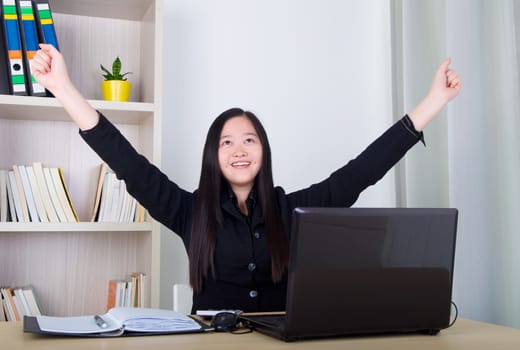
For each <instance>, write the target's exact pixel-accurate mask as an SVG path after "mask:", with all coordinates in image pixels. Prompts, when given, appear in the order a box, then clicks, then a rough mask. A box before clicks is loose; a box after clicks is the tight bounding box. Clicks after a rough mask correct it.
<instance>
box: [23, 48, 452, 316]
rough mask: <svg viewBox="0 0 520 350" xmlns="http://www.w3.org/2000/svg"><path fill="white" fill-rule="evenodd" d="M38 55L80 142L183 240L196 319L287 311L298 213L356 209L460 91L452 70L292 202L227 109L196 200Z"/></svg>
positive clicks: (247, 120) (51, 61)
mask: <svg viewBox="0 0 520 350" xmlns="http://www.w3.org/2000/svg"><path fill="white" fill-rule="evenodd" d="M40 46H41V49H40V50H39V51H38V53H37V54H36V57H35V58H34V61H33V74H34V77H35V78H36V80H37V81H38V82H39V83H40V84H42V85H43V86H45V88H47V89H48V90H50V91H51V92H52V93H53V94H54V96H56V98H57V99H58V100H59V101H60V102H61V103H62V104H63V106H64V108H65V110H66V111H67V112H68V113H69V115H70V116H71V118H72V119H73V120H74V121H75V122H76V124H77V125H78V126H79V128H80V135H81V136H82V137H83V139H84V140H85V141H86V142H87V143H88V144H89V145H90V146H91V147H92V149H94V151H95V152H96V153H97V154H98V155H99V156H100V157H101V158H102V159H103V160H104V161H105V162H106V163H107V164H108V165H109V166H110V167H111V168H112V169H113V170H114V171H115V173H116V174H117V176H118V178H121V179H124V180H125V182H126V185H127V189H128V191H129V192H130V193H131V194H132V195H133V196H134V197H135V198H136V199H137V200H139V202H140V203H141V204H142V205H143V206H144V207H146V208H147V209H148V211H149V213H150V214H151V215H152V216H153V217H154V218H155V219H156V220H158V221H159V222H161V223H162V224H164V225H165V226H166V227H168V228H170V229H171V230H172V231H174V232H175V233H177V234H178V235H179V236H180V237H181V238H182V240H183V242H184V245H185V247H186V249H187V251H188V256H189V262H190V284H191V285H192V287H193V289H194V295H193V311H195V310H199V309H240V310H243V311H274V310H284V308H285V291H286V283H287V279H286V277H287V263H288V258H289V240H290V236H289V232H290V227H289V224H290V217H291V213H292V209H294V208H295V207H298V206H351V205H352V204H353V203H354V202H355V201H356V199H357V198H358V196H359V194H360V193H361V192H362V191H363V190H364V189H365V188H366V187H368V186H370V185H372V184H374V183H376V182H377V181H378V180H379V179H381V178H382V177H383V176H384V175H385V173H386V172H387V171H388V170H389V169H391V168H392V167H393V166H394V165H395V163H396V162H397V161H398V160H399V159H401V158H402V157H403V156H404V154H405V153H406V152H407V151H408V150H409V149H410V148H411V147H412V146H414V145H415V144H416V143H417V142H418V141H419V140H422V137H423V135H422V130H423V128H424V127H425V126H426V125H427V124H428V122H429V121H430V120H432V119H433V118H434V116H435V115H436V114H437V113H438V112H439V110H440V109H441V108H442V107H443V106H444V105H445V104H446V103H447V102H448V101H450V100H451V99H453V98H454V97H455V96H457V94H458V92H459V90H460V87H461V81H460V79H459V77H458V75H457V73H456V72H455V71H453V70H451V69H449V64H450V60H449V59H447V60H445V61H444V62H442V64H441V65H440V67H439V69H438V70H437V72H436V73H435V76H434V79H433V83H432V86H431V89H430V91H429V93H428V94H427V96H426V97H425V98H424V99H423V100H422V101H421V102H420V103H419V104H418V105H417V106H416V107H415V108H414V109H413V110H412V111H411V112H410V113H409V114H408V115H405V116H404V117H403V118H402V119H401V120H399V121H398V122H397V123H395V124H394V125H393V126H391V127H390V128H389V129H388V130H387V131H386V132H385V133H383V135H381V136H380V137H379V138H378V139H376V140H375V141H374V142H373V143H372V144H370V145H369V146H368V148H367V149H366V150H364V151H363V152H362V153H361V154H360V155H359V156H358V157H357V158H355V159H353V160H351V161H350V162H349V163H348V164H346V165H345V166H343V167H342V168H340V169H338V170H336V171H335V172H333V173H332V174H331V175H330V176H329V177H328V178H327V179H325V180H323V181H322V182H320V183H317V184H314V185H312V186H310V187H308V188H306V189H302V190H299V191H296V192H292V193H285V192H284V190H283V189H282V188H281V187H274V184H273V177H272V171H271V150H270V147H269V142H268V139H267V135H266V132H265V130H264V128H263V126H262V124H261V123H260V121H259V120H258V118H257V117H256V116H255V115H254V114H253V113H251V112H248V111H244V110H242V109H239V108H232V109H229V110H227V111H225V112H223V113H222V114H221V115H220V116H218V117H217V118H216V119H215V121H214V122H213V123H212V125H211V126H210V128H209V131H208V135H207V138H206V143H205V146H204V151H203V161H202V169H201V175H200V182H199V188H198V189H197V190H196V191H195V192H193V193H190V192H187V191H185V190H183V189H181V188H180V187H179V186H177V185H176V184H175V183H173V182H172V181H170V180H169V179H168V178H167V176H166V175H165V174H163V173H162V172H161V171H160V170H159V169H157V168H156V167H155V166H154V165H152V164H150V163H149V162H148V161H147V160H146V158H144V157H143V156H141V155H139V154H138V153H137V152H136V150H135V149H134V148H133V147H132V146H131V145H130V143H129V142H128V141H127V140H126V139H125V138H124V137H123V136H122V135H121V133H120V132H119V131H118V130H117V129H116V128H115V127H114V125H112V124H111V123H110V122H109V121H108V120H107V119H106V118H105V117H104V116H103V115H102V114H101V113H99V112H98V111H96V110H94V109H93V108H92V107H91V106H90V105H89V104H88V102H87V101H86V100H85V99H84V98H83V97H82V96H81V94H80V93H79V92H78V90H77V89H76V88H75V87H74V86H73V84H72V83H71V81H70V79H69V77H68V73H67V69H66V66H65V63H64V60H63V57H62V56H61V54H60V53H59V52H58V51H57V50H55V49H54V48H53V47H52V46H50V45H45V44H41V45H40Z"/></svg>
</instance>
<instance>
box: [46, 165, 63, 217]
mask: <svg viewBox="0 0 520 350" xmlns="http://www.w3.org/2000/svg"><path fill="white" fill-rule="evenodd" d="M43 175H44V176H45V183H46V184H47V189H48V190H49V196H50V197H51V201H52V205H53V207H54V209H55V210H56V214H57V216H58V219H59V221H60V222H67V215H65V211H64V210H63V208H62V206H61V203H60V199H59V198H58V193H57V192H56V187H55V186H54V181H53V180H52V175H51V169H50V168H43Z"/></svg>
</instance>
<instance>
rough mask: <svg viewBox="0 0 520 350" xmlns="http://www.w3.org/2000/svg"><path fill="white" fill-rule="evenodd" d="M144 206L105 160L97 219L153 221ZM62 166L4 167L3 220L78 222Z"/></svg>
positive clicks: (0, 179) (0, 183)
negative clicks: (129, 191) (7, 168)
mask: <svg viewBox="0 0 520 350" xmlns="http://www.w3.org/2000/svg"><path fill="white" fill-rule="evenodd" d="M149 220H150V217H149V216H148V214H147V212H146V210H145V209H144V207H143V206H142V205H141V204H140V203H139V202H137V200H136V199H135V198H134V197H132V196H131V195H130V194H129V193H128V192H127V191H126V185H125V182H124V181H123V180H118V179H117V178H116V175H115V174H114V173H113V172H112V171H111V170H110V169H109V168H108V167H107V166H106V164H102V165H101V167H100V173H99V179H98V186H97V190H96V199H95V204H94V208H93V212H92V217H91V221H93V222H145V221H149ZM78 221H79V219H78V214H77V213H76V210H75V208H74V204H73V203H72V199H71V196H70V193H69V190H68V187H67V184H66V182H65V178H64V176H63V172H62V170H61V168H47V167H43V165H42V163H41V162H35V163H33V164H32V165H13V167H12V170H0V222H53V223H55V222H78Z"/></svg>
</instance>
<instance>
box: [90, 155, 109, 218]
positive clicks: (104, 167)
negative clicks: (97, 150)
mask: <svg viewBox="0 0 520 350" xmlns="http://www.w3.org/2000/svg"><path fill="white" fill-rule="evenodd" d="M107 171H108V165H107V164H106V163H101V165H100V166H99V176H98V185H97V189H96V198H95V200H94V208H93V210H92V218H91V219H90V221H92V222H94V221H96V220H97V218H98V214H99V204H100V202H101V192H102V190H103V184H104V182H105V176H106V174H107Z"/></svg>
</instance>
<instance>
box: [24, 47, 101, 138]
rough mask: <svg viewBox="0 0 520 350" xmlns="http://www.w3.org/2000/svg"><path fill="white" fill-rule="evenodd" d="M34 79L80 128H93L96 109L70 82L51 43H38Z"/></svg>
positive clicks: (97, 118)
mask: <svg viewBox="0 0 520 350" xmlns="http://www.w3.org/2000/svg"><path fill="white" fill-rule="evenodd" d="M32 74H33V76H34V79H36V81H37V82H38V83H40V84H42V85H43V86H44V87H45V88H46V89H47V90H49V91H50V92H52V94H53V95H54V96H55V97H56V98H57V99H58V100H59V101H60V102H61V104H62V105H63V107H64V108H65V110H66V111H67V113H68V114H69V115H70V117H71V118H72V120H73V121H74V122H76V124H77V125H78V126H79V128H80V129H81V130H88V129H91V128H93V127H94V126H95V125H96V124H97V123H98V120H99V115H98V113H97V111H96V110H95V109H94V108H92V106H91V105H90V104H89V103H88V102H87V100H85V98H84V97H83V96H82V95H81V93H80V92H79V91H78V89H76V87H75V86H74V85H73V84H72V82H71V81H70V78H69V74H68V72H67V66H66V65H65V60H64V59H63V56H62V54H61V53H60V52H59V51H58V50H56V49H55V48H54V46H52V45H48V44H40V50H38V51H37V52H36V55H35V56H34V58H33V63H32Z"/></svg>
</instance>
